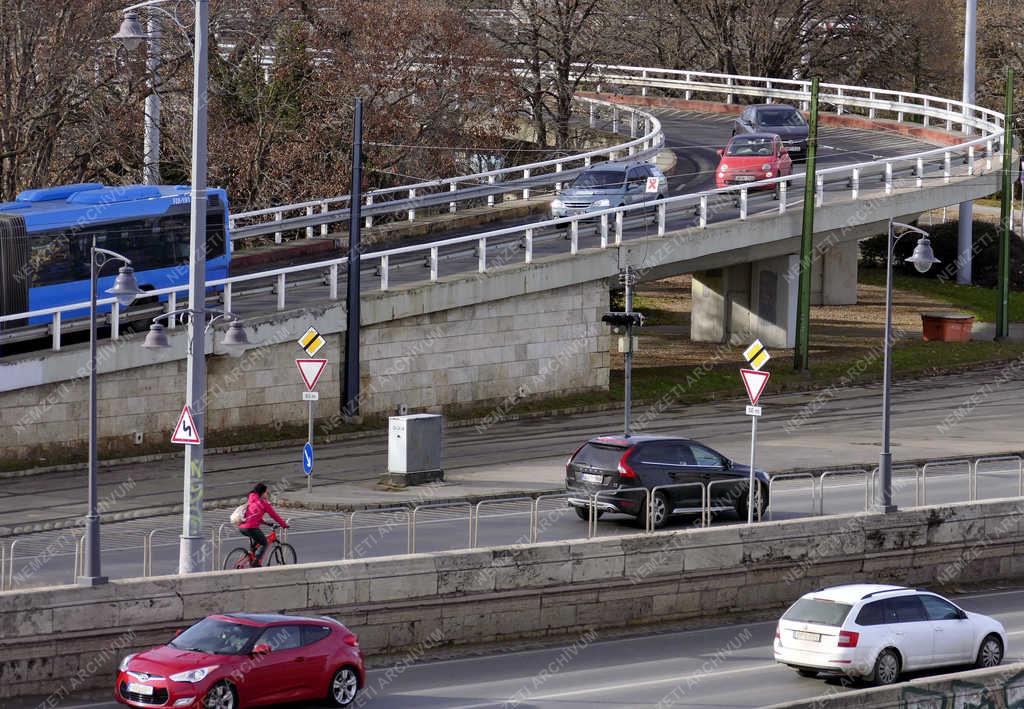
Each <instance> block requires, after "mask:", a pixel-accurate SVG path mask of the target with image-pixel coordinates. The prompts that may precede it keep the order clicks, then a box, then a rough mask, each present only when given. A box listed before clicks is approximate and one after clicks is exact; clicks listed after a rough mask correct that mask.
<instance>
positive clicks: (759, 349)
mask: <svg viewBox="0 0 1024 709" xmlns="http://www.w3.org/2000/svg"><path fill="white" fill-rule="evenodd" d="M743 358H744V359H746V360H747V362H749V363H750V366H751V367H753V368H754V369H761V367H763V366H764V365H765V363H766V362H767V361H768V360H770V359H771V358H772V356H771V355H770V354H768V350H766V349H765V348H764V345H762V344H761V341H760V340H754V342H753V343H752V344H751V345H750V347H748V348H747V349H745V350H743Z"/></svg>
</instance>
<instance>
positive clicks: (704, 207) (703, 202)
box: [697, 194, 708, 229]
mask: <svg viewBox="0 0 1024 709" xmlns="http://www.w3.org/2000/svg"><path fill="white" fill-rule="evenodd" d="M697 211H698V212H699V218H698V222H699V224H700V228H701V229H703V228H704V227H706V226H707V225H708V196H707V195H706V194H702V195H701V196H700V206H699V207H698V208H697Z"/></svg>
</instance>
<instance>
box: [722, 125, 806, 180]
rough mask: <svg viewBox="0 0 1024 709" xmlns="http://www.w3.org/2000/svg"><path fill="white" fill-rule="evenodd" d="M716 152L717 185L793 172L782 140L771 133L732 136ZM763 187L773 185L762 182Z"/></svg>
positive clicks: (763, 178)
mask: <svg viewBox="0 0 1024 709" xmlns="http://www.w3.org/2000/svg"><path fill="white" fill-rule="evenodd" d="M718 154H719V155H720V156H721V160H719V163H718V169H717V170H715V185H716V186H717V187H728V186H730V185H736V184H740V183H743V182H756V181H758V180H767V179H770V178H772V177H782V176H784V175H789V174H791V173H792V172H793V160H792V159H791V158H790V157H789V153H788V152H787V151H786V147H785V145H783V143H782V139H781V138H779V136H777V135H775V134H774V133H750V134H748V135H736V136H733V138H732V140H730V141H729V143H728V145H726V146H725V150H719V151H718ZM765 189H775V187H774V185H766V186H765Z"/></svg>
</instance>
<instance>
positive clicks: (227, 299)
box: [168, 283, 233, 313]
mask: <svg viewBox="0 0 1024 709" xmlns="http://www.w3.org/2000/svg"><path fill="white" fill-rule="evenodd" d="M232 295H233V290H232V288H231V284H230V283H225V284H224V292H223V293H222V294H221V300H222V301H223V302H224V310H226V311H228V312H229V313H230V312H231V300H232ZM168 300H170V299H168ZM171 312H172V313H173V312H174V311H173V310H172V311H171Z"/></svg>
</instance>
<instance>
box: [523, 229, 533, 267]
mask: <svg viewBox="0 0 1024 709" xmlns="http://www.w3.org/2000/svg"><path fill="white" fill-rule="evenodd" d="M524 242H525V243H524V247H525V249H526V263H533V229H527V230H526V238H525V239H524Z"/></svg>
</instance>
